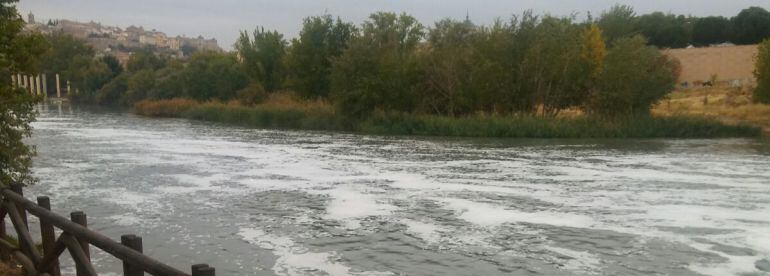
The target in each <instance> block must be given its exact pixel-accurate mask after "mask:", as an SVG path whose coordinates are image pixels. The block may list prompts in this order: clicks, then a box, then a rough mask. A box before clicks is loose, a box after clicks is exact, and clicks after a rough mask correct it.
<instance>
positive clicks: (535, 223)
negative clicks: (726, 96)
mask: <svg viewBox="0 0 770 276" xmlns="http://www.w3.org/2000/svg"><path fill="white" fill-rule="evenodd" d="M34 128H35V130H34V135H33V137H32V138H31V139H30V142H31V143H32V144H34V145H36V146H37V149H38V152H39V154H38V156H37V158H36V159H35V165H34V171H35V174H36V176H37V177H38V178H39V179H40V183H39V184H37V185H36V186H33V187H30V188H27V191H26V193H27V194H26V195H27V196H28V197H34V196H38V195H49V196H51V198H52V204H53V206H54V211H56V212H59V213H61V214H65V215H66V214H68V213H69V212H70V211H74V210H82V211H85V212H86V213H87V214H88V216H89V224H90V227H92V228H94V229H96V230H98V231H101V232H102V233H104V234H106V235H109V236H110V237H113V238H115V239H118V238H119V236H120V235H121V234H127V233H131V234H137V235H141V236H143V238H144V249H145V252H146V253H147V254H148V255H150V256H153V257H155V258H157V259H159V260H161V261H163V262H167V263H169V264H171V265H173V266H176V267H178V268H180V269H184V270H189V265H190V264H193V263H199V262H207V263H209V264H210V265H212V266H215V267H216V269H217V273H218V275H702V274H705V275H766V274H764V273H767V272H765V271H763V270H762V269H765V270H767V269H770V268H769V266H770V262H768V259H770V145H769V144H768V143H767V142H763V141H758V140H744V139H727V140H522V139H449V138H422V137H385V136H366V135H355V134H344V133H326V132H307V131H281V130H257V129H245V128H239V127H232V126H224V125H218V124H211V123H206V122H195V121H188V120H182V119H152V118H145V117H139V116H135V115H131V114H129V113H119V112H107V111H93V110H84V109H80V108H77V107H69V106H63V107H60V106H55V105H50V106H46V107H45V108H42V109H41V115H40V117H39V120H38V122H36V123H34ZM94 258H95V260H96V264H97V267H98V269H99V270H101V271H107V272H110V271H112V272H120V269H121V267H120V264H119V263H118V262H117V261H115V260H114V259H112V258H109V257H107V256H106V255H105V254H103V253H100V252H98V251H97V252H96V253H95V256H94ZM65 270H67V271H70V272H71V270H72V269H71V267H68V266H67V265H65Z"/></svg>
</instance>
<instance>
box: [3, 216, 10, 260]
mask: <svg viewBox="0 0 770 276" xmlns="http://www.w3.org/2000/svg"><path fill="white" fill-rule="evenodd" d="M7 237H8V235H7V234H6V233H5V216H2V217H0V239H3V240H5V239H6V238H7ZM0 260H2V261H5V262H7V261H10V260H11V255H10V252H8V251H7V250H5V247H0Z"/></svg>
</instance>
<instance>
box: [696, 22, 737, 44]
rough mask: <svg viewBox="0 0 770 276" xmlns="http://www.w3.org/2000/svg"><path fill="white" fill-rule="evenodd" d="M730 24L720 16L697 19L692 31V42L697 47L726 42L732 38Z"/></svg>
mask: <svg viewBox="0 0 770 276" xmlns="http://www.w3.org/2000/svg"><path fill="white" fill-rule="evenodd" d="M732 29H733V26H732V22H730V19H727V18H725V17H721V16H710V17H704V18H699V19H697V20H696V21H695V24H694V26H693V30H692V42H693V44H695V45H698V46H708V45H711V44H719V43H724V42H728V41H730V40H731V38H732Z"/></svg>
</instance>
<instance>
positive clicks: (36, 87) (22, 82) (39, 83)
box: [11, 74, 71, 98]
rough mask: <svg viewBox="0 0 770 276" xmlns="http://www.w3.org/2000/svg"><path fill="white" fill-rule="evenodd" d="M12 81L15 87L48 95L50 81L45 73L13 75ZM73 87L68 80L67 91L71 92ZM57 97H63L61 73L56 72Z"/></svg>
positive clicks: (35, 93)
mask: <svg viewBox="0 0 770 276" xmlns="http://www.w3.org/2000/svg"><path fill="white" fill-rule="evenodd" d="M11 83H12V84H13V86H14V87H20V88H24V89H25V90H27V92H29V93H30V94H32V95H43V97H48V82H47V81H46V76H45V74H40V75H37V76H35V75H22V74H15V75H11ZM70 87H71V84H70V81H67V93H69V91H71V90H70ZM56 97H57V98H61V82H60V81H59V74H56Z"/></svg>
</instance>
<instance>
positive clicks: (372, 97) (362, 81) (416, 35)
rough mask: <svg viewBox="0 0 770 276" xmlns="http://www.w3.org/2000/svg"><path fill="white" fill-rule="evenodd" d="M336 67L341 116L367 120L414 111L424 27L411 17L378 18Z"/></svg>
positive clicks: (335, 86) (334, 82) (336, 99)
mask: <svg viewBox="0 0 770 276" xmlns="http://www.w3.org/2000/svg"><path fill="white" fill-rule="evenodd" d="M361 29H362V34H361V36H359V37H356V38H355V39H353V40H352V41H351V43H350V46H349V47H348V49H347V50H346V51H345V53H343V54H342V56H340V57H339V58H337V59H336V60H335V62H334V68H333V70H332V91H333V95H332V96H333V100H334V102H335V104H336V105H337V108H338V110H339V111H340V113H342V114H344V115H347V116H348V117H351V118H363V117H366V116H368V115H369V114H370V113H371V112H373V111H374V110H375V109H382V110H386V111H400V112H409V111H413V109H414V107H415V105H416V103H417V102H418V101H417V93H418V91H419V85H420V80H421V77H420V70H419V65H418V60H417V55H416V54H417V51H416V50H417V46H418V43H419V42H420V40H421V39H422V38H423V36H424V31H423V26H422V25H421V24H420V23H419V22H417V19H415V18H414V17H412V16H409V15H407V14H401V15H397V14H395V13H386V12H379V13H375V14H372V15H370V16H369V20H367V21H366V22H364V24H363V25H362V28H361Z"/></svg>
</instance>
